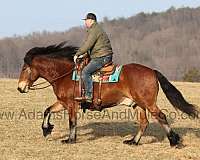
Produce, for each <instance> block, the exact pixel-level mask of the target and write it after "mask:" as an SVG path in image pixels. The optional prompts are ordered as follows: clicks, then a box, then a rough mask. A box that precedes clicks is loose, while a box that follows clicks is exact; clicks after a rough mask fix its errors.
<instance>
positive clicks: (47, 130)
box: [42, 125, 54, 137]
mask: <svg viewBox="0 0 200 160" xmlns="http://www.w3.org/2000/svg"><path fill="white" fill-rule="evenodd" d="M53 128H54V125H49V126H48V127H47V128H46V127H42V130H43V136H44V137H46V136H47V135H49V134H51V132H52V130H53Z"/></svg>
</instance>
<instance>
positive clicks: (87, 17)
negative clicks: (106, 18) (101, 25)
mask: <svg viewBox="0 0 200 160" xmlns="http://www.w3.org/2000/svg"><path fill="white" fill-rule="evenodd" d="M87 19H92V20H95V21H97V17H96V15H95V14H94V13H88V14H87V16H86V18H83V19H82V20H87Z"/></svg>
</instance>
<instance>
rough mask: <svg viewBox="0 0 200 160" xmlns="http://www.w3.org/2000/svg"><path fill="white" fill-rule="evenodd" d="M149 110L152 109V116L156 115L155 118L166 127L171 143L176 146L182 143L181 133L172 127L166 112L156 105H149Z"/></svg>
mask: <svg viewBox="0 0 200 160" xmlns="http://www.w3.org/2000/svg"><path fill="white" fill-rule="evenodd" d="M148 110H149V111H150V113H151V114H152V116H153V117H155V119H156V120H157V121H158V122H159V123H160V124H161V126H162V127H163V128H164V130H165V132H166V134H167V137H168V139H169V142H170V145H171V146H176V145H178V144H181V142H180V137H179V135H178V134H177V133H175V132H174V131H173V130H172V129H171V128H170V126H169V124H168V122H167V119H166V116H165V114H164V113H163V112H161V110H160V109H159V108H158V107H157V106H156V105H153V106H151V107H148Z"/></svg>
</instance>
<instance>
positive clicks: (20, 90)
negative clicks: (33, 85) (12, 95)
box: [17, 87, 26, 93]
mask: <svg viewBox="0 0 200 160" xmlns="http://www.w3.org/2000/svg"><path fill="white" fill-rule="evenodd" d="M17 90H18V91H19V92H20V93H26V92H25V91H24V90H22V89H21V88H19V87H18V88H17Z"/></svg>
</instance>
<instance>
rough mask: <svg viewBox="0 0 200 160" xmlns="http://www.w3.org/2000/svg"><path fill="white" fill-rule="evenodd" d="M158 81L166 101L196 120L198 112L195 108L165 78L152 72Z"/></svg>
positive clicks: (158, 73)
mask: <svg viewBox="0 0 200 160" xmlns="http://www.w3.org/2000/svg"><path fill="white" fill-rule="evenodd" d="M154 71H155V73H156V76H157V78H158V81H159V82H160V85H161V88H162V90H163V92H164V93H165V95H166V97H167V99H168V100H169V101H170V103H171V104H172V105H173V106H174V107H175V108H178V109H179V110H181V111H182V112H184V113H186V114H188V115H190V116H193V117H197V118H198V114H199V112H198V111H197V109H196V107H195V106H194V105H192V104H190V103H188V102H187V101H186V100H185V99H184V97H183V95H182V94H181V92H180V91H179V90H178V89H176V88H175V87H174V86H173V85H172V84H171V83H170V82H169V81H168V80H167V78H166V77H165V76H164V75H163V74H162V73H160V72H159V71H157V70H154Z"/></svg>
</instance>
